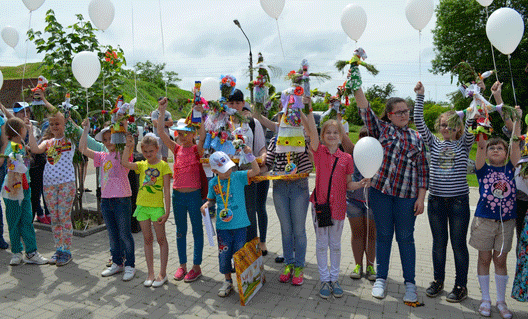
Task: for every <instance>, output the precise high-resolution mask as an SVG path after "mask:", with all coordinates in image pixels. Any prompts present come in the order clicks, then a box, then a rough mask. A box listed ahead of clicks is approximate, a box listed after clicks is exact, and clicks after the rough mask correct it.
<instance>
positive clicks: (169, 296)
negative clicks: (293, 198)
mask: <svg viewBox="0 0 528 319" xmlns="http://www.w3.org/2000/svg"><path fill="white" fill-rule="evenodd" d="M94 180H95V174H91V172H90V173H89V175H88V186H89V187H90V188H92V189H93V188H95V187H94V185H95V182H94ZM310 183H311V189H313V183H314V178H313V176H312V177H311V181H310ZM269 194H270V195H269V198H268V202H267V203H268V218H269V227H268V243H267V246H268V250H269V254H268V256H266V257H264V260H265V270H266V279H267V282H266V284H265V285H264V287H263V288H262V289H261V290H260V292H259V293H258V294H257V295H256V296H255V297H254V298H253V300H251V301H250V302H249V304H248V305H247V306H245V307H243V306H240V303H239V298H238V294H237V293H232V294H231V295H230V296H229V297H227V298H220V297H218V296H217V292H218V289H219V288H220V286H221V284H222V280H223V275H221V274H220V273H219V271H218V253H217V250H216V248H215V247H210V246H208V244H207V240H206V242H205V245H206V246H205V248H204V254H203V264H202V269H203V273H204V275H203V276H202V277H201V278H200V279H199V280H198V281H196V282H194V283H191V284H187V283H184V282H183V281H180V282H176V281H174V280H173V279H172V275H173V274H174V272H175V271H176V269H177V267H178V266H179V263H178V257H177V251H176V235H175V225H174V219H173V216H171V217H170V218H169V221H168V222H167V226H166V230H167V234H168V240H169V247H170V248H169V249H170V252H169V266H168V269H167V272H168V275H169V278H171V279H170V280H169V283H168V284H166V285H164V286H163V287H161V288H157V289H156V288H145V287H143V281H144V279H145V277H146V263H145V257H144V253H143V236H142V234H141V233H138V234H134V239H135V244H136V268H137V274H136V277H135V278H134V279H133V280H132V281H130V282H123V281H122V280H121V275H116V276H112V277H107V278H103V277H101V271H103V270H104V269H105V264H106V262H107V261H108V258H109V252H108V247H109V246H108V235H107V233H106V231H103V232H100V233H97V234H94V235H91V236H89V237H85V238H80V237H74V239H73V245H72V254H73V258H74V259H73V261H72V262H71V263H70V264H68V265H66V266H64V267H56V266H51V265H44V266H35V265H20V266H16V267H11V266H9V260H10V256H11V253H10V251H9V250H8V251H0V317H1V318H72V319H74V318H152V319H156V318H176V317H177V318H229V317H237V318H269V317H284V318H323V317H326V318H341V317H343V318H391V319H398V318H478V317H479V316H478V314H477V313H476V309H477V308H478V305H479V300H480V292H479V288H478V283H477V279H476V256H477V252H476V250H474V249H473V248H471V247H470V248H469V249H470V250H469V251H470V269H469V283H468V289H469V298H468V299H467V300H465V301H463V302H462V303H460V304H451V303H448V302H446V300H445V297H446V294H447V292H444V293H443V294H442V295H441V296H440V297H437V298H435V299H431V298H428V297H427V296H425V289H426V288H427V287H428V285H429V282H430V281H431V280H432V277H433V267H432V263H431V247H432V239H431V234H430V230H429V224H428V220H427V214H423V215H422V216H419V217H418V219H417V222H416V232H415V238H416V249H417V261H416V283H417V285H418V295H419V300H420V301H421V302H424V303H425V306H424V307H420V308H410V307H408V306H405V305H404V304H403V302H402V298H403V294H404V287H403V285H402V281H403V279H402V270H401V263H400V260H399V252H398V246H397V244H396V243H395V242H394V244H393V251H392V259H391V266H390V271H389V284H388V294H387V298H385V299H384V300H377V299H375V298H373V297H372V296H371V295H370V293H371V287H372V283H371V282H369V281H368V280H366V279H361V280H352V279H350V278H349V277H348V274H349V273H350V272H351V271H352V269H353V268H354V263H353V257H352V251H351V248H350V238H351V234H350V227H348V223H347V225H345V230H344V232H343V237H342V260H341V275H340V283H341V286H342V288H343V290H344V292H345V294H344V296H343V297H342V298H339V299H335V298H330V299H329V300H323V299H321V298H320V297H319V295H318V290H319V282H318V278H319V275H318V272H317V261H316V257H315V236H314V235H313V234H314V233H313V226H312V225H311V222H310V218H308V220H307V224H306V229H307V234H308V250H307V254H306V262H307V265H306V269H305V282H304V285H303V286H301V287H294V286H291V285H290V284H281V283H279V281H278V277H279V274H280V272H281V271H282V267H283V266H282V264H276V263H275V262H274V259H275V257H276V256H277V254H278V253H279V254H280V253H281V238H280V225H279V221H278V219H277V216H276V214H275V210H274V207H273V200H272V198H271V191H270V192H269ZM477 196H478V190H477V189H472V190H471V200H470V201H471V205H472V211H473V210H474V206H475V205H476V201H477V198H478V197H477ZM85 203H86V205H88V206H92V207H95V196H94V195H93V193H88V194H86V196H85ZM2 205H3V202H2ZM4 223H5V224H6V222H5V218H4ZM36 233H37V244H38V247H39V251H40V252H41V253H42V254H43V255H44V256H45V257H47V258H49V257H50V256H51V254H52V253H53V252H54V249H53V240H52V236H51V233H50V232H48V231H44V230H36ZM4 238H6V240H7V239H8V234H7V224H6V229H5V231H4ZM187 238H188V239H187V240H188V250H187V254H188V256H192V245H193V241H192V235H191V234H190V233H189V234H188V236H187ZM514 240H516V239H514ZM154 251H155V267H159V254H158V251H159V249H158V247H157V245H155V248H154ZM515 262H516V259H515V254H514V253H513V251H512V252H510V254H509V256H508V269H509V273H510V280H509V284H508V287H507V298H506V300H507V302H508V304H509V306H510V309H512V311H513V312H514V313H515V317H514V318H528V304H523V303H520V302H517V301H515V300H513V299H511V298H510V297H508V296H509V294H510V293H511V287H512V284H511V283H512V279H511V277H513V275H514V274H513V271H514V269H515ZM492 271H493V267H492ZM453 284H454V262H453V254H452V251H451V250H450V248H449V249H448V259H447V276H446V282H445V286H446V289H448V290H450V289H451V288H452V286H453ZM490 287H491V289H490V290H491V296H492V299H495V297H494V296H495V284H494V278H493V276H491V283H490ZM492 317H493V318H500V315H499V314H498V312H497V310H496V308H495V307H493V309H492Z"/></svg>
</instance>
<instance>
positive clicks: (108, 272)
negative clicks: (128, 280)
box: [101, 263, 125, 277]
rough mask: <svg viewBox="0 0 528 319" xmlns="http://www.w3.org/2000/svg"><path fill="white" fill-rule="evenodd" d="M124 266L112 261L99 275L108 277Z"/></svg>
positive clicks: (120, 270) (121, 269)
mask: <svg viewBox="0 0 528 319" xmlns="http://www.w3.org/2000/svg"><path fill="white" fill-rule="evenodd" d="M124 269H125V268H124V267H123V266H119V265H118V264H116V263H113V264H112V266H110V267H109V268H107V269H105V270H103V272H102V273H101V276H103V277H108V276H112V275H115V274H117V273H118V272H122V271H123V270H124Z"/></svg>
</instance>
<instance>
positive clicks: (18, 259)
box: [9, 253, 23, 266]
mask: <svg viewBox="0 0 528 319" xmlns="http://www.w3.org/2000/svg"><path fill="white" fill-rule="evenodd" d="M22 259H23V258H22V253H16V254H13V256H11V261H10V262H9V265H11V266H18V265H20V264H21V263H22Z"/></svg>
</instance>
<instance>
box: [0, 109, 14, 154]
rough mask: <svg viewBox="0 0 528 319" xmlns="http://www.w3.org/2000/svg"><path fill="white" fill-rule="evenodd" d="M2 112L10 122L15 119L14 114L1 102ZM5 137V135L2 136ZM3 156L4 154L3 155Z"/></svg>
mask: <svg viewBox="0 0 528 319" xmlns="http://www.w3.org/2000/svg"><path fill="white" fill-rule="evenodd" d="M0 110H2V113H4V115H5V117H6V118H7V119H8V120H9V119H10V118H12V117H14V115H13V114H11V112H9V111H8V110H7V109H6V108H5V106H4V105H3V104H2V103H1V102H0ZM2 136H3V134H2ZM2 154H3V153H2Z"/></svg>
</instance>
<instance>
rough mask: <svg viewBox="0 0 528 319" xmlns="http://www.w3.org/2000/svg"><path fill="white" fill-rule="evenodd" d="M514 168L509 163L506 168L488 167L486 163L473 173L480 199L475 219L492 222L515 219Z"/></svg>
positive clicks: (509, 162)
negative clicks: (476, 180)
mask: <svg viewBox="0 0 528 319" xmlns="http://www.w3.org/2000/svg"><path fill="white" fill-rule="evenodd" d="M514 172H515V168H514V167H513V164H512V162H511V161H508V164H506V166H490V165H488V164H487V163H486V164H484V166H482V168H481V169H478V170H476V171H475V173H476V174H477V179H478V183H479V193H480V198H479V201H478V204H477V209H476V210H475V216H476V217H482V218H487V219H493V220H500V219H501V218H500V216H501V214H502V220H510V219H514V218H516V217H517V216H516V215H517V214H516V212H515V210H516V207H515V198H516V197H515V192H516V188H515V178H514Z"/></svg>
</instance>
